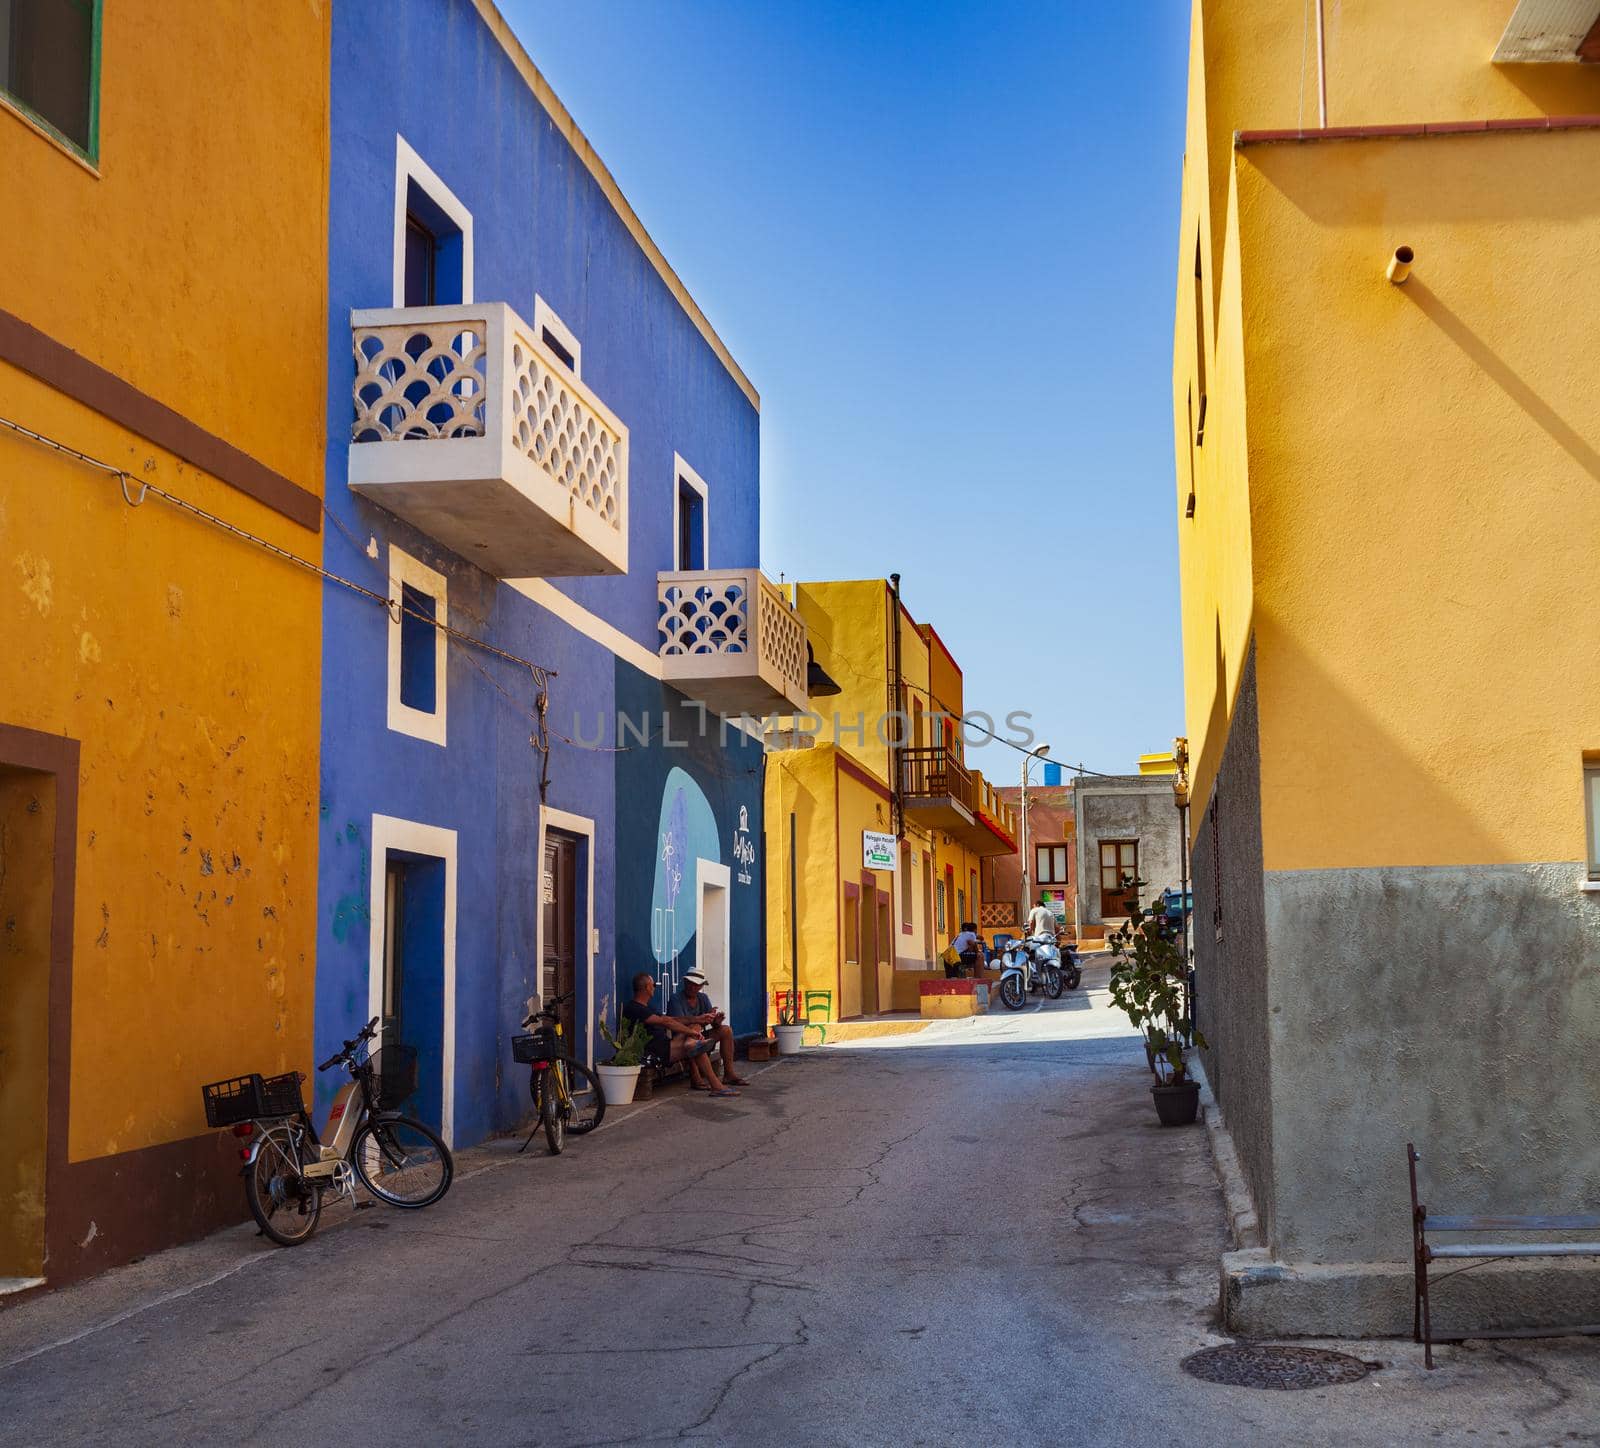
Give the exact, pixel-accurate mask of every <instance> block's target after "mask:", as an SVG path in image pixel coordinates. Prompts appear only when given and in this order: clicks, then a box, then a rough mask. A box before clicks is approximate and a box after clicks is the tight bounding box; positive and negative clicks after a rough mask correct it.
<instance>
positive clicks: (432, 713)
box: [389, 545, 449, 745]
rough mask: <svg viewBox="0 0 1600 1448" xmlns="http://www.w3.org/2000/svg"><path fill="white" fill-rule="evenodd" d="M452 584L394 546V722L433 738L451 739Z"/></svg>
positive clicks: (397, 726)
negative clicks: (447, 627)
mask: <svg viewBox="0 0 1600 1448" xmlns="http://www.w3.org/2000/svg"><path fill="white" fill-rule="evenodd" d="M446 590H447V584H446V581H445V576H444V574H442V573H435V572H434V570H433V569H431V568H429V567H428V566H427V565H426V564H424V563H419V562H418V561H417V560H416V559H415V558H413V557H412V556H411V555H410V554H409V553H404V552H402V551H401V550H400V549H398V548H396V547H394V546H393V545H391V546H390V548H389V597H390V598H393V599H397V600H399V603H400V607H399V608H396V609H391V610H390V613H389V727H390V728H391V729H393V730H395V731H396V732H397V733H400V734H409V735H411V736H412V737H413V738H415V739H426V740H428V741H429V742H430V743H432V744H441V745H442V744H443V743H444V742H445V686H446V682H447V680H446V676H445V636H444V633H443V632H442V631H441V630H440V629H438V628H435V627H434V625H435V624H445V623H448V622H449V617H448V612H447V608H446Z"/></svg>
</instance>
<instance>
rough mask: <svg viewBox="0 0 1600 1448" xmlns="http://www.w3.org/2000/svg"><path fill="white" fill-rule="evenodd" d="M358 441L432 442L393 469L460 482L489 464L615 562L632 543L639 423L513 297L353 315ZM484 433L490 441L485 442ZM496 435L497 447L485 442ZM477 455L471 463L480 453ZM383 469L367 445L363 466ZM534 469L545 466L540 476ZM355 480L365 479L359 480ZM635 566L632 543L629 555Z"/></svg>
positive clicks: (353, 430) (409, 475) (354, 438)
mask: <svg viewBox="0 0 1600 1448" xmlns="http://www.w3.org/2000/svg"><path fill="white" fill-rule="evenodd" d="M351 342H352V345H353V348H354V353H355V364H356V375H355V383H354V386H353V388H352V396H353V401H354V417H353V420H352V423H351V429H350V440H351V443H352V454H353V455H355V454H357V453H358V452H363V454H364V450H362V449H358V447H357V446H355V445H359V444H418V445H421V444H431V445H433V446H434V447H436V448H437V447H440V446H443V447H444V448H445V449H446V451H445V452H444V453H442V454H441V453H437V452H435V453H428V452H427V451H426V450H425V449H424V448H422V447H420V446H419V447H418V448H417V450H416V451H415V452H409V451H408V452H407V453H406V454H405V459H404V461H403V462H402V463H398V464H396V463H391V464H390V468H391V470H392V471H393V472H395V473H397V474H403V476H404V478H405V479H407V480H410V479H411V478H412V477H416V478H417V479H418V480H425V479H426V478H427V477H429V476H434V477H438V478H440V479H443V480H449V481H456V480H459V479H462V478H469V473H468V472H466V471H464V469H470V470H471V473H470V476H476V473H477V472H480V471H482V470H484V469H485V468H486V467H488V468H498V471H499V474H500V475H501V476H502V477H503V478H505V479H506V480H507V481H508V482H510V483H511V484H512V485H513V486H515V487H517V488H519V489H520V490H521V491H524V492H526V493H528V494H529V495H530V496H531V497H534V498H535V499H536V500H537V501H538V502H539V504H540V506H541V507H543V508H544V509H545V510H546V512H547V513H553V512H554V511H555V507H554V497H553V496H552V495H550V494H549V491H548V490H549V488H550V487H551V486H552V485H553V486H554V488H555V489H557V490H558V491H559V495H560V496H562V497H564V499H565V500H566V501H567V503H568V504H569V507H568V508H567V509H564V510H563V511H564V512H565V513H566V514H567V516H566V521H567V523H568V524H569V526H571V527H573V528H574V529H578V530H580V531H582V532H583V533H584V534H585V535H586V536H590V537H594V538H595V542H596V546H599V547H600V548H601V551H602V552H604V553H606V554H607V556H608V559H609V560H610V562H611V563H612V564H613V565H615V564H616V563H617V562H618V559H617V557H616V550H617V549H618V548H619V547H620V548H621V549H623V550H625V549H626V540H627V498H628V430H627V428H626V427H624V426H623V425H622V423H621V422H620V421H619V420H618V419H617V418H616V417H615V416H614V415H613V414H612V413H611V411H610V409H608V408H607V407H606V406H605V404H604V403H603V402H601V400H600V399H599V397H598V396H596V394H595V393H594V392H593V391H592V390H591V389H590V388H589V387H588V386H586V385H585V384H584V383H583V382H582V381H580V380H579V379H578V378H577V377H575V376H573V375H572V373H571V372H569V371H568V370H567V368H566V366H565V365H564V364H563V363H562V362H561V360H560V359H559V358H558V357H557V356H556V355H555V354H554V353H553V352H551V351H550V349H549V348H548V347H546V346H545V345H544V343H543V342H542V341H540V340H539V338H538V337H537V335H536V333H535V332H534V329H533V328H532V327H530V326H529V325H528V324H527V323H526V322H524V321H523V319H522V318H521V317H520V316H518V315H517V313H516V312H514V311H512V310H511V308H510V307H508V306H506V305H505V304H504V303H502V302H489V303H480V304H476V305H463V306H448V307H406V308H396V309H392V310H387V309H386V310H366V311H356V312H353V313H352V314H351ZM475 440H481V441H475ZM485 445H487V449H488V450H487V451H484V448H485ZM469 459H470V461H469ZM378 467H379V465H378V464H376V463H375V462H373V461H370V460H369V458H368V455H363V468H362V472H363V475H364V476H365V475H367V474H370V473H372V472H373V471H374V470H376V469H377V468H378ZM530 470H533V471H534V472H536V474H537V475H538V479H541V480H542V481H536V480H533V479H532V478H531V476H530V475H529V474H530ZM352 482H353V483H354V478H352ZM620 561H621V566H622V567H624V568H625V567H626V552H625V551H623V552H622V554H621V559H620Z"/></svg>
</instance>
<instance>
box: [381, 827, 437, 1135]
mask: <svg viewBox="0 0 1600 1448" xmlns="http://www.w3.org/2000/svg"><path fill="white" fill-rule="evenodd" d="M444 897H445V862H444V861H443V860H442V859H440V858H438V857H437V856H435V855H416V854H411V853H410V852H402V851H398V850H391V851H389V852H388V854H387V855H386V857H385V861H384V880H383V1004H382V1007H381V1012H380V1013H381V1015H382V1020H381V1021H380V1022H379V1025H380V1028H381V1031H382V1045H383V1046H391V1045H396V1044H398V1045H404V1046H409V1047H410V1048H411V1049H412V1050H414V1051H415V1052H416V1053H417V1090H416V1094H415V1095H414V1096H412V1098H411V1099H410V1100H409V1101H407V1102H406V1103H405V1106H404V1110H405V1111H406V1114H407V1115H410V1116H415V1117H417V1118H418V1119H419V1120H422V1121H425V1122H427V1124H428V1125H429V1126H432V1127H434V1128H435V1129H436V1130H440V1131H442V1130H443V1129H444V1073H445V1050H444V1015H445V1010H444ZM380 1050H381V1048H380ZM380 1065H381V1058H380Z"/></svg>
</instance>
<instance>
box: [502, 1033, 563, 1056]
mask: <svg viewBox="0 0 1600 1448" xmlns="http://www.w3.org/2000/svg"><path fill="white" fill-rule="evenodd" d="M559 1054H560V1049H559V1047H558V1046H557V1045H556V1033H555V1028H554V1027H553V1026H535V1027H534V1028H533V1033H532V1034H531V1035H527V1036H513V1037H512V1038H511V1059H512V1060H514V1061H516V1062H518V1063H519V1064H521V1065H523V1066H532V1065H534V1064H536V1063H537V1062H540V1061H553V1060H555V1058H556V1057H557V1055H559Z"/></svg>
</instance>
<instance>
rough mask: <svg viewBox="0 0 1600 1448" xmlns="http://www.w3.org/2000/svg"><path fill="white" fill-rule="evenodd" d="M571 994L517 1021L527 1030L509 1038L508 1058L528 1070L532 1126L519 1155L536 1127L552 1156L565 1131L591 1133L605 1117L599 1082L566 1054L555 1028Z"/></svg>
mask: <svg viewBox="0 0 1600 1448" xmlns="http://www.w3.org/2000/svg"><path fill="white" fill-rule="evenodd" d="M574 994H575V993H574V992H572V991H568V992H567V994H566V995H564V996H558V997H556V998H555V999H554V1000H551V1001H548V1002H546V1004H545V1005H544V1006H543V1007H542V1008H541V1009H539V1010H536V1011H534V1012H532V1013H531V1014H530V1015H528V1016H527V1017H526V1018H525V1019H524V1020H523V1022H522V1024H523V1025H524V1026H532V1027H533V1030H532V1032H530V1033H529V1034H528V1035H525V1036H513V1037H512V1038H511V1056H512V1059H513V1060H515V1061H518V1062H520V1063H521V1064H522V1065H524V1066H529V1067H531V1068H532V1069H531V1070H530V1071H529V1073H528V1094H529V1095H530V1096H531V1097H532V1098H533V1114H534V1128H533V1131H531V1132H529V1133H528V1140H527V1141H525V1142H523V1143H522V1145H521V1147H520V1148H518V1150H519V1151H526V1150H527V1149H528V1146H529V1143H531V1142H532V1141H533V1138H534V1134H535V1133H536V1132H537V1131H538V1130H539V1128H540V1126H543V1127H544V1139H545V1145H546V1146H548V1147H549V1148H550V1153H551V1155H552V1156H553V1155H556V1154H557V1153H559V1152H560V1150H561V1148H562V1147H563V1146H565V1145H566V1140H567V1133H568V1132H569V1131H570V1132H571V1133H572V1134H573V1135H574V1136H582V1135H583V1134H584V1132H586V1131H593V1130H594V1129H595V1127H597V1126H598V1125H599V1124H600V1121H601V1118H602V1117H604V1116H605V1114H606V1093H605V1091H604V1090H603V1089H602V1087H601V1085H600V1078H599V1077H598V1076H596V1075H595V1074H594V1072H593V1071H591V1070H590V1069H589V1068H588V1067H587V1066H585V1065H584V1064H583V1062H582V1061H579V1060H578V1059H577V1058H576V1057H574V1056H572V1055H571V1054H570V1053H569V1052H568V1051H567V1050H566V1046H565V1042H564V1033H563V1031H562V1029H561V1016H560V1010H561V1007H562V1006H564V1005H566V1004H567V1002H569V1001H570V1000H571V999H572V998H573V995H574Z"/></svg>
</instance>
